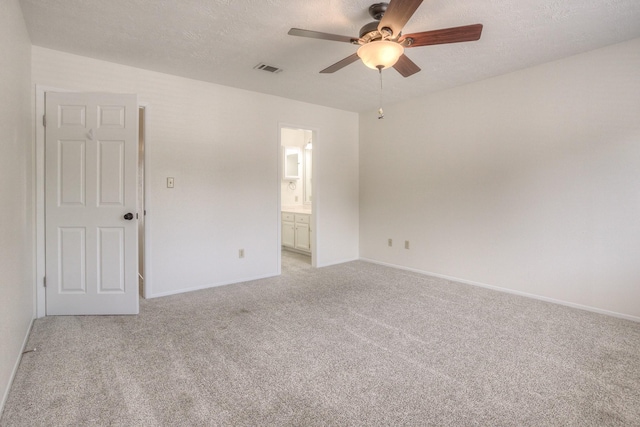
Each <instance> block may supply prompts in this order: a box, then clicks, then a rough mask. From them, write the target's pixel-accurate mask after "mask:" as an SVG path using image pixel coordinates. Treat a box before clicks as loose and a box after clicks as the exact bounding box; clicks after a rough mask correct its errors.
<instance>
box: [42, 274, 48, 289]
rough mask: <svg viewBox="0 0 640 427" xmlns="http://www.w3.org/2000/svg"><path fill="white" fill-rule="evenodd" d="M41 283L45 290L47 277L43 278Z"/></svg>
mask: <svg viewBox="0 0 640 427" xmlns="http://www.w3.org/2000/svg"><path fill="white" fill-rule="evenodd" d="M42 283H43V284H44V287H45V288H46V287H47V276H44V277H43V278H42Z"/></svg>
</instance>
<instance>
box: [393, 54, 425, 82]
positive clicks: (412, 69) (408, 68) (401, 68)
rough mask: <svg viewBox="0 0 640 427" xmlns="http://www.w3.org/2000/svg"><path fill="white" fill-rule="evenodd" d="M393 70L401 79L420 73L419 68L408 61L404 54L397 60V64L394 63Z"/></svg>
mask: <svg viewBox="0 0 640 427" xmlns="http://www.w3.org/2000/svg"><path fill="white" fill-rule="evenodd" d="M393 68H395V69H396V71H397V72H399V73H400V74H402V77H409V76H411V75H413V74H415V73H417V72H418V71H420V67H418V66H417V65H416V63H415V62H413V61H412V60H410V59H409V57H408V56H407V55H405V54H402V56H401V57H400V58H398V62H396V64H395V65H394V66H393Z"/></svg>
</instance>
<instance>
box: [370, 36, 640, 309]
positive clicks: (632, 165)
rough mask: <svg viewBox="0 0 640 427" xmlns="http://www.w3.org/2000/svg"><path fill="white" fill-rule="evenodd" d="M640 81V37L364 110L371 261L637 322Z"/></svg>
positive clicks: (639, 295) (639, 298)
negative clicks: (379, 110) (381, 113)
mask: <svg viewBox="0 0 640 427" xmlns="http://www.w3.org/2000/svg"><path fill="white" fill-rule="evenodd" d="M639 76H640V39H635V40H631V41H629V42H626V43H621V44H617V45H613V46H610V47H607V48H604V49H600V50H596V51H592V52H588V53H585V54H581V55H577V56H574V57H570V58H566V59H563V60H560V61H556V62H552V63H548V64H544V65H541V66H537V67H533V68H529V69H525V70H522V71H519V72H515V73H511V74H508V75H504V76H500V77H496V78H492V79H489V80H485V81H481V82H478V83H474V84H470V85H467V86H464V87H459V88H456V89H451V90H448V91H444V92H440V93H436V94H433V95H431V96H428V97H424V98H421V99H415V100H412V101H409V102H404V103H401V104H397V105H394V106H389V107H387V108H386V109H385V113H386V114H385V119H384V120H378V119H377V116H376V113H375V112H374V111H371V112H367V113H363V114H361V115H360V135H361V137H360V159H361V165H360V184H361V187H360V188H361V192H360V212H361V215H360V227H361V229H360V254H361V256H362V257H363V258H367V259H372V260H376V261H379V262H385V263H389V264H394V265H398V266H402V267H406V268H412V269H416V270H420V271H425V272H430V273H435V274H440V275H444V276H449V277H453V278H458V279H464V280H467V281H470V282H474V283H478V284H485V285H490V286H496V287H500V288H504V289H507V290H511V291H516V292H521V293H527V294H532V295H536V296H539V297H544V298H548V299H553V300H556V301H562V302H565V303H569V304H575V305H582V306H587V307H591V308H594V309H596V310H601V311H607V312H613V313H618V314H622V315H626V316H627V317H634V318H635V319H637V320H640V303H639V302H640V261H639V260H640V78H639ZM388 238H393V239H394V240H395V242H396V243H395V245H394V246H393V247H391V248H389V247H388V246H387V239H388ZM404 240H409V241H410V246H411V249H409V250H406V249H404V248H403V241H404Z"/></svg>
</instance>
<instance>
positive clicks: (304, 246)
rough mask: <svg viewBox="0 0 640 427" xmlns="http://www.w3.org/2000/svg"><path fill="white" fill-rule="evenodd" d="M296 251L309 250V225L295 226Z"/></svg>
mask: <svg viewBox="0 0 640 427" xmlns="http://www.w3.org/2000/svg"><path fill="white" fill-rule="evenodd" d="M296 249H300V250H302V251H310V250H311V239H310V238H309V224H300V223H298V224H296Z"/></svg>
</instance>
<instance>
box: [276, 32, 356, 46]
mask: <svg viewBox="0 0 640 427" xmlns="http://www.w3.org/2000/svg"><path fill="white" fill-rule="evenodd" d="M288 34H289V35H290V36H300V37H309V38H312V39H320V40H331V41H334V42H346V43H356V42H357V41H358V39H357V38H355V37H349V36H340V35H338V34H329V33H321V32H319V31H311V30H301V29H300V28H292V29H290V30H289V33H288Z"/></svg>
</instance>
